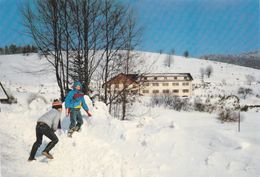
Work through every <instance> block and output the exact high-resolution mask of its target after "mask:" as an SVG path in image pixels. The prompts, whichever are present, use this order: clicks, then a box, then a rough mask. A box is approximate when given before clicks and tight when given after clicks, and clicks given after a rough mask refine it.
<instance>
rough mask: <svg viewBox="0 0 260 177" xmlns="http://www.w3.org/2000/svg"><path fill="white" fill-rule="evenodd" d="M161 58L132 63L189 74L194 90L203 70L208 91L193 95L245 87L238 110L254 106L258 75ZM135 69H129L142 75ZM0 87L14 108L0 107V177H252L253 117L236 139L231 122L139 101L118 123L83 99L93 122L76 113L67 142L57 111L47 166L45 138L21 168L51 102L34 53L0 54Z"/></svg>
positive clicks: (258, 155) (246, 117) (43, 67)
mask: <svg viewBox="0 0 260 177" xmlns="http://www.w3.org/2000/svg"><path fill="white" fill-rule="evenodd" d="M165 57H166V55H160V54H154V53H140V59H139V61H138V63H141V64H142V65H145V66H146V69H147V70H146V72H153V73H156V72H189V73H191V74H192V76H193V77H194V84H195V85H200V84H201V83H200V82H201V78H200V68H201V67H203V68H205V67H207V66H208V65H211V66H212V67H213V70H214V71H213V74H212V77H210V78H206V79H205V81H206V82H208V83H210V84H209V85H208V87H207V89H203V88H201V87H198V88H197V89H195V90H194V96H196V95H197V96H200V97H203V96H206V95H208V94H211V95H218V94H230V93H231V94H236V93H237V90H238V88H239V87H247V88H251V89H252V90H253V93H254V94H252V95H249V96H248V97H247V98H246V99H241V101H242V103H245V104H260V101H259V100H260V99H259V97H257V95H259V94H260V84H259V81H260V70H256V69H251V68H246V67H240V66H234V65H230V64H225V63H218V62H213V61H205V60H199V59H185V58H183V57H178V56H174V62H173V65H172V66H171V67H166V66H164V59H165ZM141 64H140V65H139V66H138V67H137V68H136V70H141V69H143V67H142V66H141ZM246 75H253V76H254V78H255V81H253V82H252V83H250V84H249V83H247V79H246ZM223 80H225V82H224V81H223ZM0 81H1V82H2V83H3V85H4V86H5V87H6V88H7V90H9V92H10V93H12V94H13V96H14V97H16V98H17V102H18V103H17V104H12V105H7V104H1V103H0V108H1V112H0V121H1V124H0V154H1V158H0V174H1V177H46V176H48V177H57V176H59V177H67V176H72V177H83V176H84V177H172V176H174V177H233V176H235V177H257V176H259V167H260V166H259V161H260V150H259V149H260V137H259V134H260V124H259V121H260V113H259V112H256V111H249V112H242V113H241V115H242V117H243V120H242V122H241V132H237V123H224V124H222V123H220V122H219V121H218V120H217V119H216V116H217V115H216V114H208V113H201V112H183V111H181V112H177V111H174V110H169V109H166V108H164V107H150V106H149V99H147V98H139V99H138V101H137V102H136V103H134V105H133V117H134V119H133V120H130V121H119V120H117V119H115V118H113V117H111V116H110V115H109V113H108V110H107V107H106V106H105V105H104V104H103V103H102V102H97V103H96V107H92V106H90V105H91V104H90V100H89V99H88V98H87V97H86V100H87V102H88V105H89V106H90V109H91V112H92V113H93V117H91V118H88V117H86V116H85V113H83V112H82V114H83V115H84V124H83V127H82V131H81V132H79V133H75V134H74V135H73V138H72V139H71V138H68V137H67V135H66V132H67V130H68V125H69V118H67V117H65V115H64V111H63V115H62V120H61V122H62V130H58V132H57V134H58V138H59V143H58V144H57V145H56V146H55V147H54V149H53V150H52V151H51V153H53V155H54V160H48V159H46V158H45V157H43V156H41V155H40V154H41V150H43V148H44V146H45V145H46V144H47V143H48V142H49V140H48V139H47V138H45V139H44V141H43V145H42V146H41V147H40V149H39V151H38V153H37V155H36V158H37V160H36V161H33V162H30V163H29V162H27V159H28V157H29V152H30V150H31V146H32V144H33V143H34V141H35V124H36V120H37V118H38V117H39V116H41V115H42V114H43V113H44V112H46V111H47V110H49V109H50V104H51V101H52V100H53V99H54V98H57V97H59V94H58V93H59V92H58V91H59V90H58V86H57V84H56V83H55V76H54V74H53V72H52V70H51V69H50V67H49V64H48V63H47V62H46V61H45V60H44V59H39V58H38V56H37V55H36V54H32V55H29V56H22V55H4V56H1V55H0ZM223 83H225V84H223Z"/></svg>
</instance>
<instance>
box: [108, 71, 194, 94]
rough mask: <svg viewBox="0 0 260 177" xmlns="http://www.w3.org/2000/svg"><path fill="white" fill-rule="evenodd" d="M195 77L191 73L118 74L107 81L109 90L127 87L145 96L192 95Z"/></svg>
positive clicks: (116, 90) (115, 90)
mask: <svg viewBox="0 0 260 177" xmlns="http://www.w3.org/2000/svg"><path fill="white" fill-rule="evenodd" d="M192 81H193V78H192V76H191V74H190V73H149V74H145V75H137V74H123V73H121V74H118V75H117V76H115V77H113V78H112V79H110V80H109V81H108V82H107V86H108V88H109V91H114V92H118V91H122V90H123V88H127V89H128V90H130V91H131V92H132V93H138V94H140V95H144V96H152V95H176V96H182V97H189V96H191V95H192Z"/></svg>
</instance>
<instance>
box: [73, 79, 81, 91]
mask: <svg viewBox="0 0 260 177" xmlns="http://www.w3.org/2000/svg"><path fill="white" fill-rule="evenodd" d="M77 86H80V88H81V89H82V84H81V83H80V82H79V81H77V82H74V84H73V88H76V87H77Z"/></svg>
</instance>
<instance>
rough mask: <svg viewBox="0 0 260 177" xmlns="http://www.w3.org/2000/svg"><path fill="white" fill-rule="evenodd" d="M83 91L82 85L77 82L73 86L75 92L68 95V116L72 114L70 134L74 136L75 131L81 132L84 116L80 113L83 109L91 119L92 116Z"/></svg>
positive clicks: (66, 104)
mask: <svg viewBox="0 0 260 177" xmlns="http://www.w3.org/2000/svg"><path fill="white" fill-rule="evenodd" d="M81 89H82V84H81V83H80V82H75V83H74V84H73V90H71V91H70V92H69V93H68V95H67V96H66V99H65V107H66V112H67V116H68V115H69V114H70V126H69V131H68V133H69V134H72V133H73V132H74V131H79V130H80V127H81V125H82V124H83V120H82V115H81V113H80V109H81V107H83V109H84V110H85V111H86V113H87V115H88V116H89V117H90V116H91V114H90V112H89V109H88V106H87V104H86V102H85V99H84V94H83V93H82V91H81Z"/></svg>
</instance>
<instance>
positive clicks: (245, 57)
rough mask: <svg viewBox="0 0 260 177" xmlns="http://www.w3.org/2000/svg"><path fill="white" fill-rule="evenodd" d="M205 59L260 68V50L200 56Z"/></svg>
mask: <svg viewBox="0 0 260 177" xmlns="http://www.w3.org/2000/svg"><path fill="white" fill-rule="evenodd" d="M200 58H201V59H205V60H212V61H218V62H223V63H230V64H235V65H239V66H246V67H250V68H255V69H260V51H252V52H247V53H241V54H239V55H220V54H211V55H204V56H201V57H200Z"/></svg>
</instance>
